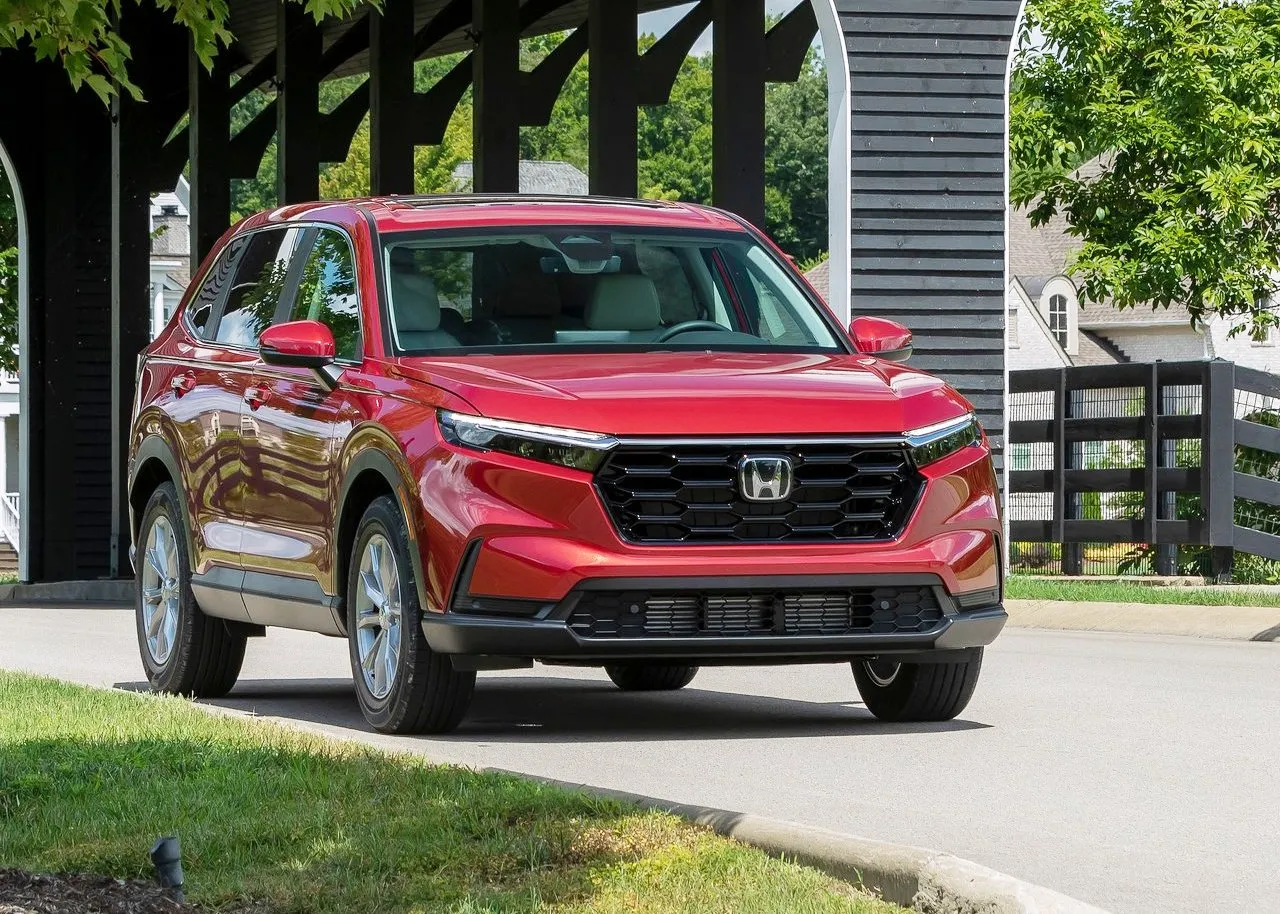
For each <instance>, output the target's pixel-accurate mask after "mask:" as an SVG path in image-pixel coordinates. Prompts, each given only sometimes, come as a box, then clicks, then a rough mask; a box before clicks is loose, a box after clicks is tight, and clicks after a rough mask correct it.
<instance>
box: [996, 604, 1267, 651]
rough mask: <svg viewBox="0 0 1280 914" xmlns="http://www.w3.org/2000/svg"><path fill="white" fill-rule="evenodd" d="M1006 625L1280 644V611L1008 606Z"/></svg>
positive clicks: (1167, 606)
mask: <svg viewBox="0 0 1280 914" xmlns="http://www.w3.org/2000/svg"><path fill="white" fill-rule="evenodd" d="M1005 609H1007V610H1008V611H1009V625H1010V626H1012V627H1014V628H1048V629H1056V630H1059V631H1077V632H1127V633H1129V634H1145V635H1187V636H1190V637H1194V638H1218V639H1222V640H1226V641H1280V607H1277V606H1269V607H1268V606H1184V605H1181V604H1176V603H1170V604H1166V603H1084V602H1081V603H1070V602H1066V601H1062V600H1006V601H1005Z"/></svg>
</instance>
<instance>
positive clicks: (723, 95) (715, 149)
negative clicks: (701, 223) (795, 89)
mask: <svg viewBox="0 0 1280 914" xmlns="http://www.w3.org/2000/svg"><path fill="white" fill-rule="evenodd" d="M713 2H714V16H713V20H712V41H713V49H714V52H715V53H714V58H713V61H712V90H711V99H712V103H711V109H712V112H711V117H712V121H711V136H712V167H711V187H712V197H713V199H714V200H715V204H716V206H719V207H722V208H723V209H727V210H730V211H732V212H735V213H737V214H738V215H739V216H742V217H743V218H744V219H746V220H747V221H748V222H751V223H752V224H753V225H756V226H758V227H760V228H764V149H765V129H764V98H765V66H766V63H767V56H766V54H765V18H764V0H713Z"/></svg>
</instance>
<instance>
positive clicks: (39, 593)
mask: <svg viewBox="0 0 1280 914" xmlns="http://www.w3.org/2000/svg"><path fill="white" fill-rule="evenodd" d="M133 588H134V583H133V581H132V580H124V581H119V580H106V581H56V582H53V583H51V584H0V606H18V607H25V606H101V607H106V608H112V609H114V608H119V607H129V606H132V605H133Z"/></svg>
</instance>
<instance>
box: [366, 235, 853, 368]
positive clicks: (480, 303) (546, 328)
mask: <svg viewBox="0 0 1280 914" xmlns="http://www.w3.org/2000/svg"><path fill="white" fill-rule="evenodd" d="M384 238H385V240H384V248H383V257H384V264H383V266H384V269H385V271H386V279H387V289H388V291H389V293H390V297H391V308H390V317H391V327H392V332H393V334H394V336H395V340H396V343H397V345H398V348H399V349H400V350H401V351H402V352H407V353H426V352H441V351H450V350H455V351H456V350H479V351H487V352H495V351H496V352H501V351H504V350H510V349H514V348H516V347H518V348H519V350H520V351H526V352H527V351H529V350H530V348H533V349H534V350H539V349H547V350H550V351H557V350H561V349H569V348H573V349H576V350H584V349H585V350H602V351H608V350H616V349H624V350H637V349H638V350H649V349H663V350H671V349H686V348H687V349H716V350H744V349H760V348H766V349H772V350H779V349H780V350H785V351H803V352H811V351H823V352H830V351H845V349H846V345H845V344H844V342H842V340H841V338H840V337H839V336H838V335H837V334H838V331H837V330H836V327H835V325H834V324H833V323H831V322H830V319H829V318H827V317H825V316H824V315H823V314H822V313H821V312H820V310H819V308H818V306H817V305H815V304H814V303H813V302H812V301H811V300H810V299H809V297H808V296H807V295H806V294H805V293H804V291H803V290H802V289H801V287H800V286H799V284H798V283H797V281H796V280H795V279H794V278H792V276H791V275H790V274H789V273H788V271H787V270H785V269H784V268H783V266H782V265H781V264H780V263H779V262H778V261H777V259H776V258H775V257H774V256H773V255H772V254H771V253H770V252H769V251H768V250H766V249H765V248H764V247H763V246H761V245H760V244H758V243H757V242H756V241H755V240H754V239H753V238H752V237H751V236H749V235H747V234H746V233H736V234H721V235H705V234H681V233H673V232H671V231H662V230H636V229H609V230H605V229H600V228H589V229H577V228H568V227H561V226H557V227H548V228H537V227H529V228H522V229H520V230H519V231H516V232H502V233H489V234H468V235H448V234H443V233H439V232H435V233H430V234H415V235H410V234H407V233H405V234H394V235H388V236H384Z"/></svg>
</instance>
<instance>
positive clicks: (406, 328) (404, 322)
mask: <svg viewBox="0 0 1280 914" xmlns="http://www.w3.org/2000/svg"><path fill="white" fill-rule="evenodd" d="M390 273H391V309H392V315H393V317H394V320H395V327H396V337H397V339H398V340H399V341H400V348H402V349H408V350H419V349H451V348H456V347H458V346H461V345H462V344H461V343H460V342H459V341H458V338H457V337H456V336H454V335H453V334H452V333H446V332H445V331H443V330H441V329H440V319H441V308H440V295H439V293H438V292H437V291H436V284H435V283H434V282H433V281H432V279H431V277H429V276H423V275H422V274H421V273H418V272H416V271H412V270H406V269H404V268H397V267H396V266H395V265H394V264H393V265H392V267H391V271H390Z"/></svg>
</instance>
